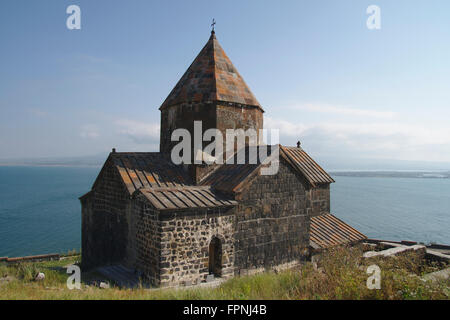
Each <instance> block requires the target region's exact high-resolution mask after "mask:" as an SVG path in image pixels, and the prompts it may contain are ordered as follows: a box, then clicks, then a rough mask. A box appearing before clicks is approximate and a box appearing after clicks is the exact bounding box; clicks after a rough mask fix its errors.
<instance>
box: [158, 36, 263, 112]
mask: <svg viewBox="0 0 450 320" xmlns="http://www.w3.org/2000/svg"><path fill="white" fill-rule="evenodd" d="M213 101H223V102H231V103H236V104H242V105H247V106H254V107H258V108H260V109H261V110H262V108H261V106H260V104H259V102H258V101H257V100H256V98H255V96H254V95H253V93H252V92H251V91H250V89H249V88H248V86H247V84H246V83H245V81H244V79H243V78H242V77H241V75H240V74H239V72H238V71H237V69H236V68H235V67H234V65H233V63H232V62H231V61H230V59H229V58H228V56H227V55H226V53H225V51H224V50H223V49H222V47H221V46H220V44H219V42H218V41H217V39H216V36H215V33H214V31H213V32H212V33H211V37H210V38H209V40H208V42H207V43H206V45H205V46H204V47H203V49H202V50H201V51H200V53H199V54H198V56H197V57H196V58H195V60H194V62H192V64H191V65H190V67H189V68H188V69H187V71H186V72H185V73H184V75H183V76H182V77H181V79H180V80H179V81H178V83H177V84H176V86H175V87H174V88H173V90H172V91H171V92H170V94H169V96H168V97H167V98H166V100H165V101H164V102H163V104H162V105H161V107H160V110H162V109H164V108H166V107H169V106H172V105H176V104H180V103H191V102H213Z"/></svg>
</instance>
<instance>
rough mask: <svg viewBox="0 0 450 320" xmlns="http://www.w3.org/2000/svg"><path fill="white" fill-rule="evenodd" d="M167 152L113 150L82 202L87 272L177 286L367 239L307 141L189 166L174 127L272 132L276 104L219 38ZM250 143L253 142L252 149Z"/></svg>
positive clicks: (197, 72)
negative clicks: (266, 101)
mask: <svg viewBox="0 0 450 320" xmlns="http://www.w3.org/2000/svg"><path fill="white" fill-rule="evenodd" d="M159 109H160V111H161V137H160V152H116V150H115V149H113V151H112V152H111V153H110V155H109V157H108V158H107V160H106V162H105V164H104V165H103V168H102V169H101V171H100V173H99V175H98V177H97V179H96V181H95V182H94V185H93V186H92V189H91V191H89V192H88V193H87V194H85V195H84V196H82V197H81V198H80V201H81V205H82V268H83V270H88V269H92V268H98V267H102V266H112V265H120V266H124V267H125V268H128V269H131V270H134V272H137V273H139V275H140V276H141V277H142V278H143V279H145V280H146V281H148V282H149V283H151V284H152V285H154V286H161V287H170V286H179V285H190V284H199V283H201V282H205V281H210V279H211V278H212V275H213V276H214V277H221V278H224V279H227V278H230V277H233V276H235V275H244V274H251V273H255V272H261V271H264V270H270V269H282V268H290V267H293V266H296V265H298V264H299V263H302V262H304V261H306V260H308V259H309V258H310V256H311V254H312V253H314V252H317V251H319V250H323V249H325V248H328V247H331V246H334V245H339V244H342V243H352V242H357V241H361V240H362V239H364V238H365V236H364V235H363V234H361V233H360V232H358V231H357V230H355V229H353V228H352V227H350V226H349V225H347V224H345V223H344V222H343V221H341V220H339V219H337V218H336V217H335V216H333V215H332V214H330V184H331V183H333V182H334V180H333V179H332V178H331V177H330V175H329V174H328V173H327V172H326V171H325V170H324V169H322V168H321V167H320V166H319V165H318V164H317V163H316V162H315V161H314V160H313V159H312V158H311V157H310V156H309V155H308V154H307V153H306V152H305V151H304V150H303V149H302V148H301V147H300V144H298V145H297V146H296V147H289V146H281V145H279V146H278V147H279V149H278V150H279V169H278V172H277V173H276V174H275V175H262V174H261V169H262V166H263V164H262V163H261V162H257V163H254V164H249V163H244V164H227V163H225V164H222V165H220V164H214V165H208V164H205V163H201V164H188V165H186V164H182V165H175V164H174V163H173V162H172V160H171V157H170V152H171V149H172V147H173V144H174V142H172V141H171V134H172V132H173V131H174V130H175V129H178V128H184V129H187V130H188V131H189V132H193V130H194V128H193V123H194V121H202V124H203V128H202V130H207V129H208V128H217V129H218V130H220V131H222V132H224V131H225V130H226V129H239V128H241V129H244V130H247V129H255V130H257V131H258V130H259V129H262V128H263V113H264V110H263V108H262V106H261V105H260V104H259V102H258V100H257V99H256V98H255V96H254V95H253V94H252V92H251V91H250V89H249V87H248V86H247V84H246V83H245V82H244V80H243V78H242V77H241V75H240V74H239V72H238V71H237V70H236V68H235V67H234V66H233V64H232V63H231V61H230V59H229V58H228V56H227V55H226V54H225V52H224V50H223V49H222V47H221V46H220V44H219V42H218V41H217V39H216V36H215V33H214V31H213V32H212V33H211V37H210V38H209V40H208V42H207V43H206V45H205V46H204V47H203V49H202V50H201V51H200V53H199V54H198V56H197V57H196V58H195V60H194V61H193V62H192V64H191V65H190V67H189V68H188V69H187V71H186V72H185V73H184V75H183V76H182V77H181V79H180V80H179V81H178V83H177V84H176V86H175V87H174V89H173V90H172V91H171V92H170V94H169V95H168V97H167V98H166V100H165V101H164V102H163V103H162V105H161V107H160V108H159ZM245 148H249V146H247V147H245Z"/></svg>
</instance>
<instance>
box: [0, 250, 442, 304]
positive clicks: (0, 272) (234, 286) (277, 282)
mask: <svg viewBox="0 0 450 320" xmlns="http://www.w3.org/2000/svg"><path fill="white" fill-rule="evenodd" d="M361 256H362V249H361V248H359V247H355V248H335V249H333V250H330V251H329V252H327V253H325V254H324V255H323V258H322V259H321V261H320V262H319V263H318V265H317V266H315V265H313V264H312V263H306V264H305V265H303V266H302V267H301V268H298V269H294V270H288V271H284V272H280V273H274V272H267V273H263V274H259V275H254V276H245V277H235V278H233V279H231V280H229V281H227V282H224V283H223V284H222V285H220V286H219V287H216V288H192V289H178V290H177V289H157V290H148V289H143V288H140V289H119V288H116V287H112V288H110V289H100V288H97V287H93V286H89V287H87V286H86V285H85V284H83V285H82V289H81V290H69V289H67V287H66V280H67V276H68V275H67V274H66V270H65V268H64V266H67V265H68V264H72V263H74V262H76V261H77V260H79V259H80V257H79V256H69V257H66V258H65V259H64V260H60V261H49V262H41V263H23V264H18V265H14V266H6V265H0V279H1V278H2V277H5V276H6V275H8V276H9V277H12V278H13V279H14V280H12V281H9V282H6V281H3V282H1V281H0V299H52V300H53V299H58V300H59V299H150V300H154V299H194V300H196V299H201V300H209V299H212V300H221V299H232V300H247V299H256V300H258V299H294V300H297V299H426V300H428V299H445V300H448V299H449V294H450V292H449V284H450V283H449V280H445V281H440V282H430V281H428V282H425V281H423V280H421V279H420V276H422V275H423V274H425V273H428V272H432V271H436V270H438V269H439V268H442V267H444V266H442V265H440V266H438V265H433V264H424V263H423V259H422V257H420V255H418V254H416V253H409V254H407V255H403V256H399V257H395V258H389V259H381V258H380V259H373V260H370V261H367V260H364V259H363V258H362V257H361ZM374 263H375V264H377V265H378V266H379V267H380V268H381V289H380V290H369V289H368V288H367V286H366V281H367V278H368V276H369V275H367V274H366V268H367V266H368V265H371V264H374ZM37 272H44V273H45V276H46V278H45V280H44V281H40V282H36V281H33V278H34V276H35V274H36V273H37ZM97 276H98V275H95V274H92V273H90V274H83V281H84V282H85V283H86V282H87V281H88V280H89V279H90V278H96V277H97Z"/></svg>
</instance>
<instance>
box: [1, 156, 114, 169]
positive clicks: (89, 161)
mask: <svg viewBox="0 0 450 320" xmlns="http://www.w3.org/2000/svg"><path fill="white" fill-rule="evenodd" d="M107 157H108V153H101V154H97V155H92V156H80V157H40V158H11V159H0V165H3V166H6V165H11V166H13V165H15V166H80V167H83V166H101V165H103V163H104V162H105V160H106V158H107Z"/></svg>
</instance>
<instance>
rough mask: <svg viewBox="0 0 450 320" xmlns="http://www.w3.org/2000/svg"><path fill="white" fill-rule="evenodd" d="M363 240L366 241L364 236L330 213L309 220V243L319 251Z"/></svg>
mask: <svg viewBox="0 0 450 320" xmlns="http://www.w3.org/2000/svg"><path fill="white" fill-rule="evenodd" d="M364 239H367V237H366V236H365V235H364V234H362V233H361V232H359V231H358V230H356V229H354V228H352V227H350V226H349V225H348V224H346V223H345V222H343V221H342V220H340V219H338V218H336V217H335V216H333V215H332V214H330V213H327V214H324V215H321V216H317V217H312V218H311V225H310V232H309V241H310V245H311V247H313V248H314V249H319V250H320V249H325V248H329V247H333V246H336V245H340V244H346V243H354V242H358V241H361V240H364Z"/></svg>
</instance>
